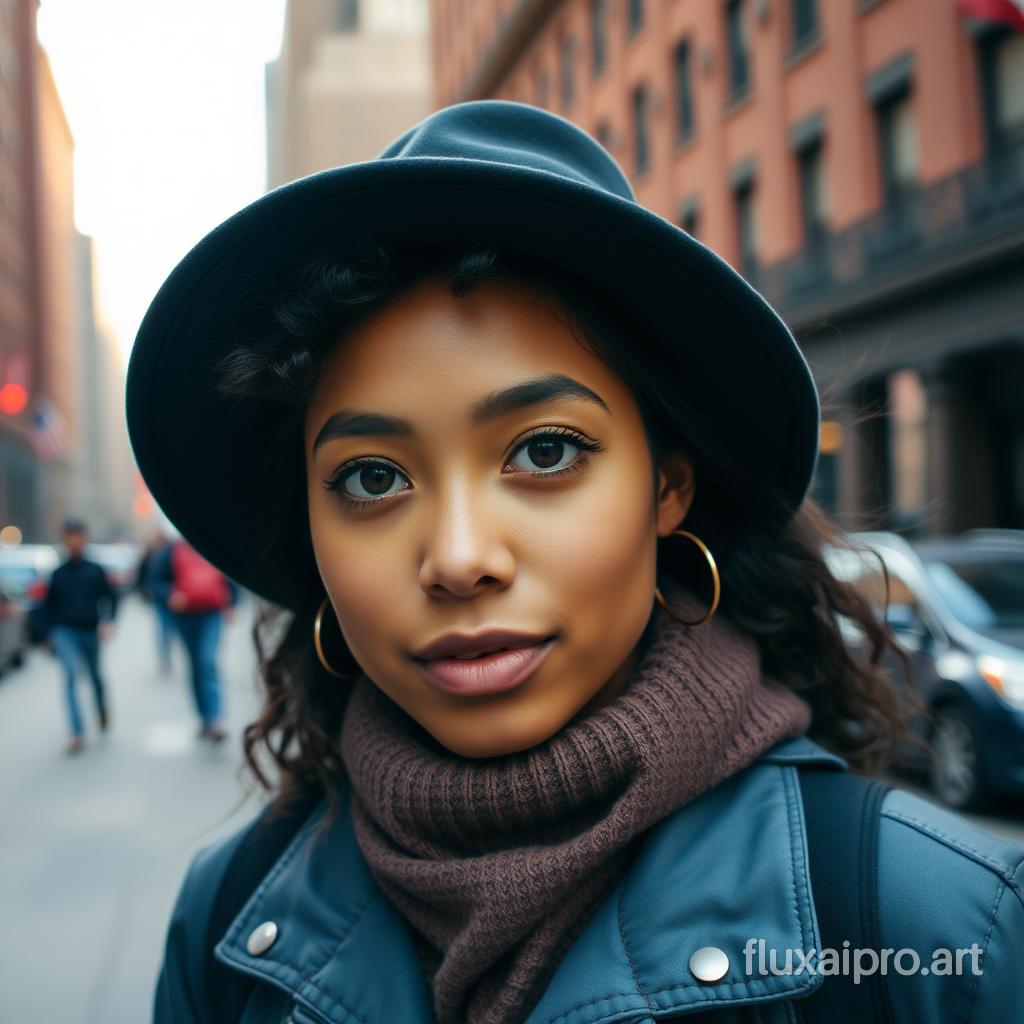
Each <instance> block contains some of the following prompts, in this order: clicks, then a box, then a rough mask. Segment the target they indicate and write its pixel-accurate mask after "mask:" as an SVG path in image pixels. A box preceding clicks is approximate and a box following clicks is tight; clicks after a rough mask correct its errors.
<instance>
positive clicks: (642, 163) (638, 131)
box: [633, 85, 651, 175]
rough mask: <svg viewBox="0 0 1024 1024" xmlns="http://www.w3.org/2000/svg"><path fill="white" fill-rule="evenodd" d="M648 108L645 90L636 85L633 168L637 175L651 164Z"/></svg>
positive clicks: (634, 94)
mask: <svg viewBox="0 0 1024 1024" xmlns="http://www.w3.org/2000/svg"><path fill="white" fill-rule="evenodd" d="M649 108H650V103H649V102H648V99H647V89H646V88H645V87H644V86H642V85H638V86H637V87H636V88H635V89H634V90H633V166H634V168H635V170H636V173H637V174H638V175H639V174H643V173H644V172H645V171H646V170H647V168H648V167H649V166H650V162H651V152H650V138H651V135H650V130H649V125H648V123H647V119H648V116H649V114H650V110H649Z"/></svg>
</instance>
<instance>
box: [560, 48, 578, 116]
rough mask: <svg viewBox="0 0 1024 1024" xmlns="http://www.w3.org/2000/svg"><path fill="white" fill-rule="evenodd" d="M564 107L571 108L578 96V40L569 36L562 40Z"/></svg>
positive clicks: (565, 108) (564, 108)
mask: <svg viewBox="0 0 1024 1024" xmlns="http://www.w3.org/2000/svg"><path fill="white" fill-rule="evenodd" d="M561 79H562V109H563V110H569V109H571V107H572V104H573V100H574V99H575V96H576V90H575V85H576V40H575V39H574V38H573V37H572V36H568V37H566V38H565V39H563V40H562V74H561Z"/></svg>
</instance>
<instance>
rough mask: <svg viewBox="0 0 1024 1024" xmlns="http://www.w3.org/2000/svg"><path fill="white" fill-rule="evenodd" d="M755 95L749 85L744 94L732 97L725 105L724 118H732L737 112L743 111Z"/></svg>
mask: <svg viewBox="0 0 1024 1024" xmlns="http://www.w3.org/2000/svg"><path fill="white" fill-rule="evenodd" d="M753 95H754V90H753V89H751V88H750V86H749V85H748V86H747V87H746V89H744V90H743V92H740V93H736V94H735V95H733V96H730V97H729V99H728V102H727V103H726V104H725V109H724V110H723V111H722V117H731V116H732V115H733V114H735V113H736V111H737V110H741V109H742V108H743V107H745V106H746V105H747V104H748V103H749V102H750V99H751V97H752V96H753Z"/></svg>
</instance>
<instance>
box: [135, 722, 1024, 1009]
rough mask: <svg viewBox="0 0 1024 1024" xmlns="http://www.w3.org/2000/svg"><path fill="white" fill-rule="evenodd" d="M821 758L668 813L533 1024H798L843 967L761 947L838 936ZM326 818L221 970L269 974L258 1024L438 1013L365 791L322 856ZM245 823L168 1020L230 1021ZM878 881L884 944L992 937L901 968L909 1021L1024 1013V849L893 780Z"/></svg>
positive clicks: (184, 921)
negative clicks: (712, 969)
mask: <svg viewBox="0 0 1024 1024" xmlns="http://www.w3.org/2000/svg"><path fill="white" fill-rule="evenodd" d="M808 761H810V762H815V761H824V762H834V763H836V764H838V765H839V766H841V767H846V764H845V762H844V761H842V759H840V758H837V757H835V756H834V755H832V754H830V753H828V752H827V751H825V750H824V749H823V748H822V747H820V746H819V745H818V744H816V743H814V742H813V741H811V740H810V739H808V738H806V737H801V738H799V739H796V740H789V741H785V742H783V743H780V744H778V745H777V746H775V747H774V748H772V749H771V750H769V751H767V752H766V753H764V754H762V755H761V756H760V757H759V758H758V759H757V760H756V761H755V762H754V763H753V764H751V765H750V766H749V767H748V768H746V769H744V770H743V771H741V772H739V773H737V774H736V775H734V776H732V777H731V778H729V779H727V780H725V781H724V782H722V783H720V784H719V785H717V786H716V787H714V788H713V789H711V790H709V791H708V792H706V793H705V794H703V795H702V796H701V797H699V798H698V799H696V800H694V801H692V802H691V803H688V804H686V805H685V806H684V807H682V808H680V809H679V810H678V811H676V812H674V813H673V814H671V815H669V816H668V817H666V818H664V819H663V820H662V821H660V822H658V823H657V824H656V825H655V826H654V827H653V828H652V829H651V830H650V832H649V834H648V837H647V839H646V840H645V841H644V843H643V845H642V847H641V849H640V851H639V853H638V854H637V856H636V857H635V859H634V860H633V861H632V863H631V864H630V867H629V870H628V872H627V874H626V875H625V876H624V877H623V879H622V880H621V881H620V883H619V885H618V887H617V888H616V889H615V890H614V891H613V892H612V894H611V895H610V896H609V897H608V898H607V900H606V901H605V902H604V903H603V904H602V906H601V907H600V909H599V910H598V911H597V913H596V915H595V916H594V917H593V919H592V920H591V921H590V923H589V924H588V925H587V927H586V928H585V929H584V931H583V932H582V933H581V935H580V936H579V937H578V938H577V940H576V942H575V944H574V945H573V946H572V948H571V949H570V950H569V952H568V953H567V954H566V956H565V957H564V959H563V960H562V962H561V963H560V964H559V966H558V969H557V971H556V973H555V975H554V977H553V979H552V981H551V983H550V984H549V986H548V988H547V989H546V991H545V993H544V995H543V996H542V998H541V1000H540V1002H539V1003H538V1004H537V1005H536V1006H535V1008H534V1009H533V1011H532V1012H531V1013H530V1015H529V1018H528V1020H527V1022H525V1024H612V1022H616V1024H619V1022H623V1024H626V1022H629V1024H651V1022H654V1021H659V1022H662V1021H670V1020H676V1019H679V1020H685V1021H687V1022H693V1024H700V1022H704V1021H706V1022H708V1024H711V1022H712V1021H713V1022H714V1024H741V1022H743V1024H794V1021H795V1019H796V1018H795V1016H794V1011H793V1005H794V1001H795V1000H796V999H799V998H800V997H801V996H806V995H808V994H809V993H810V992H811V991H812V990H813V989H815V988H816V987H817V986H818V985H821V984H822V983H823V982H824V980H825V978H824V977H823V975H822V974H818V973H812V972H811V971H808V970H804V971H798V970H796V969H794V970H793V971H792V972H790V973H788V974H785V973H772V972H771V970H770V969H767V970H766V973H765V974H762V973H761V971H760V965H759V960H758V957H757V953H756V950H757V948H758V947H757V946H756V945H755V946H753V949H754V950H755V952H754V953H753V954H752V959H749V961H748V958H747V957H746V956H745V954H744V948H745V947H746V946H747V945H748V942H749V940H751V939H755V940H756V939H764V940H765V947H764V948H765V950H766V951H767V950H771V949H772V948H774V949H775V950H777V951H778V952H777V953H776V956H777V958H778V959H777V960H776V965H777V967H778V968H782V967H784V966H785V951H786V950H787V949H792V950H802V951H805V952H806V951H809V950H811V949H818V948H819V946H820V940H819V928H818V922H817V917H816V913H815V902H814V894H813V893H812V892H811V886H810V877H809V869H808V860H807V844H806V833H805V827H804V819H803V809H802V803H801V795H800V794H801V791H800V788H799V784H798V781H797V776H796V767H795V766H796V765H797V764H800V763H801V762H808ZM346 801H347V791H346ZM318 817H319V812H317V813H315V814H314V815H313V817H312V818H311V819H310V820H309V821H308V822H307V824H306V825H305V826H303V828H302V830H300V832H299V834H298V835H297V836H296V839H295V841H294V842H293V843H292V844H291V846H290V847H289V848H288V849H287V850H286V852H285V853H284V854H283V855H282V856H281V857H280V858H279V860H278V862H277V864H276V865H275V866H274V868H273V869H272V870H271V871H270V872H269V873H268V874H267V876H266V878H265V879H264V881H263V882H262V884H261V885H259V886H258V888H257V889H256V890H255V892H254V893H253V895H252V896H251V898H250V899H249V901H248V903H247V904H246V905H245V906H244V907H243V908H242V910H241V911H240V912H239V913H238V915H237V917H236V918H235V920H234V922H233V923H232V924H231V926H230V927H229V928H228V930H227V932H226V933H225V934H224V936H223V938H222V939H221V941H220V943H219V944H218V946H217V948H216V955H217V957H218V958H219V959H220V960H221V961H222V962H224V963H225V964H227V965H229V966H230V967H232V968H233V969H236V970H239V971H244V972H247V973H249V974H251V975H254V976H255V977H256V978H257V979H259V980H260V981H261V982H263V983H265V984H260V985H257V986H256V987H255V990H254V992H253V995H252V996H251V997H250V999H249V1001H248V1004H247V1007H246V1010H245V1014H244V1016H243V1021H244V1024H270V1022H274V1024H283V1022H291V1024H327V1022H330V1024H431V1022H432V1021H433V1019H434V1018H433V1014H432V1011H431V1003H430V994H429V991H428V989H427V986H426V983H425V981H424V977H423V974H422V971H421V969H420V966H419V962H418V960H417V957H416V952H415V947H414V945H413V943H412V939H411V936H410V932H409V929H408V926H407V925H406V924H405V922H404V920H403V919H402V918H401V916H400V915H399V914H398V913H397V911H396V910H395V909H394V908H393V907H392V906H391V904H390V903H389V902H388V900H387V899H386V898H385V897H384V895H383V893H382V892H381V890H380V889H379V888H378V887H377V885H376V883H375V882H374V880H373V878H372V876H371V874H370V872H369V869H368V867H367V864H366V861H365V860H364V859H363V856H362V854H361V851H360V849H359V846H358V844H357V843H356V840H355V836H354V834H353V831H352V827H351V821H350V817H349V815H348V813H347V803H346V802H344V801H343V813H342V814H341V815H339V817H338V818H337V820H336V821H335V823H334V824H333V825H332V828H331V831H330V832H329V833H328V834H327V836H326V838H325V839H323V840H321V841H319V842H317V843H315V844H313V845H311V846H308V848H307V847H306V845H305V844H304V839H305V837H306V833H307V832H308V830H309V828H310V827H311V826H312V824H313V823H314V821H315V820H316V819H317V818H318ZM239 835H240V833H238V834H236V835H234V836H232V837H230V838H228V839H226V840H224V841H221V842H219V843H217V844H214V845H212V846H209V847H207V848H206V849H204V850H202V851H201V852H200V853H199V854H198V855H197V856H196V858H195V859H194V861H193V863H192V866H191V868H190V869H189V872H188V875H187V877H186V879H185V882H184V885H183V887H182V890H181V893H180V895H179V898H178V902H177V905H176V907H175V909H174V913H173V916H172V921H171V926H170V930H169V933H168V941H167V949H166V957H165V961H164V965H163V970H162V972H161V975H160V980H159V983H158V986H157V993H156V1015H155V1021H156V1024H195V1022H203V1024H213V1022H206V1021H204V1018H203V1016H202V1011H201V1003H200V998H199V991H200V984H201V979H202V966H203V965H202V963H201V958H202V949H203V943H204V939H205V933H206V929H207V921H208V916H209V912H210V906H211V902H212V900H213V897H214V894H215V892H216V889H217V885H218V883H219V881H220V879H221V877H222V875H223V872H224V868H225V866H226V865H227V863H228V861H229V859H230V857H231V854H232V851H233V850H234V848H235V846H236V845H237V843H238V840H239ZM878 885H879V894H878V897H879V906H880V921H879V925H880V933H881V938H882V945H883V947H891V948H892V949H894V950H900V949H904V948H909V949H913V950H916V951H917V953H918V954H919V956H920V963H921V964H922V965H923V966H928V964H929V963H931V962H932V956H933V951H934V950H937V949H948V950H951V951H954V952H953V956H954V957H955V950H957V949H965V948H968V947H971V946H972V944H973V943H977V944H978V947H980V951H981V952H980V955H975V956H974V957H973V959H972V956H970V955H965V956H964V957H963V958H962V960H961V964H962V971H961V973H955V972H954V973H948V972H942V973H937V972H932V971H930V972H929V973H928V974H927V975H926V974H925V973H923V972H916V973H909V972H907V967H908V964H909V963H910V961H908V960H906V959H905V960H903V961H902V966H903V973H900V972H894V970H893V969H892V967H891V966H890V969H889V971H888V973H887V978H886V983H887V987H888V990H889V994H890V1000H891V1005H892V1010H893V1016H894V1020H895V1024H940V1022H944V1021H950V1022H952V1021H956V1022H958V1024H1016V1022H1022V1021H1024V848H1022V847H1020V846H1018V845H1016V844H1015V843H1011V842H1009V841H1006V840H1002V839H998V838H996V837H994V836H992V835H990V834H989V833H987V832H985V831H983V830H982V829H980V828H977V827H975V826H974V825H972V824H971V823H969V822H968V821H966V820H965V819H963V818H961V817H959V816H958V815H955V814H952V813H950V812H947V811H944V810H942V809H940V808H938V807H936V806H934V805H932V804H930V803H929V802H927V801H925V800H921V799H919V798H917V797H915V796H913V795H911V794H910V793H907V792H906V791H903V790H899V789H894V790H892V791H891V792H890V793H888V794H887V795H886V797H885V800H884V803H883V805H882V820H881V824H880V834H879V863H878ZM265 922H274V923H275V924H276V926H277V934H276V938H275V940H274V941H273V943H272V944H271V945H270V946H269V948H267V949H266V950H265V951H263V952H260V953H258V954H257V955H253V954H251V953H250V952H249V951H248V949H247V940H248V939H249V937H250V935H252V933H253V932H254V930H255V929H257V928H258V927H259V926H260V925H262V924H264V923H265ZM705 946H713V947H717V949H718V950H720V951H722V952H724V953H725V954H726V956H727V957H728V961H729V966H728V971H727V973H726V974H725V976H724V977H722V978H721V979H720V980H718V981H716V982H709V981H702V980H700V979H699V978H698V977H695V976H694V974H693V973H692V972H691V968H690V956H691V954H692V953H693V952H694V951H695V950H696V949H698V948H700V947H705ZM748 962H749V966H750V971H749V973H748V969H747V967H748ZM954 962H955V961H954ZM799 963H800V959H799V956H796V957H795V958H794V960H793V964H794V967H795V965H797V964H799ZM891 964H892V961H890V965H891ZM764 966H765V967H766V968H768V967H769V966H770V964H769V962H768V961H765V962H764ZM979 969H980V971H981V973H980V974H977V973H974V971H975V970H979ZM862 983H863V982H862Z"/></svg>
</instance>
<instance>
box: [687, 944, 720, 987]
mask: <svg viewBox="0 0 1024 1024" xmlns="http://www.w3.org/2000/svg"><path fill="white" fill-rule="evenodd" d="M690 973H691V974H692V975H693V976H694V977H695V978H696V979H697V980H698V981H721V980H722V978H724V977H725V976H726V975H727V974H728V973H729V958H728V957H727V956H726V955H725V953H723V952H722V950H720V949H719V948H718V947H717V946H701V947H700V949H697V950H694V952H693V953H692V954H691V956H690Z"/></svg>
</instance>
